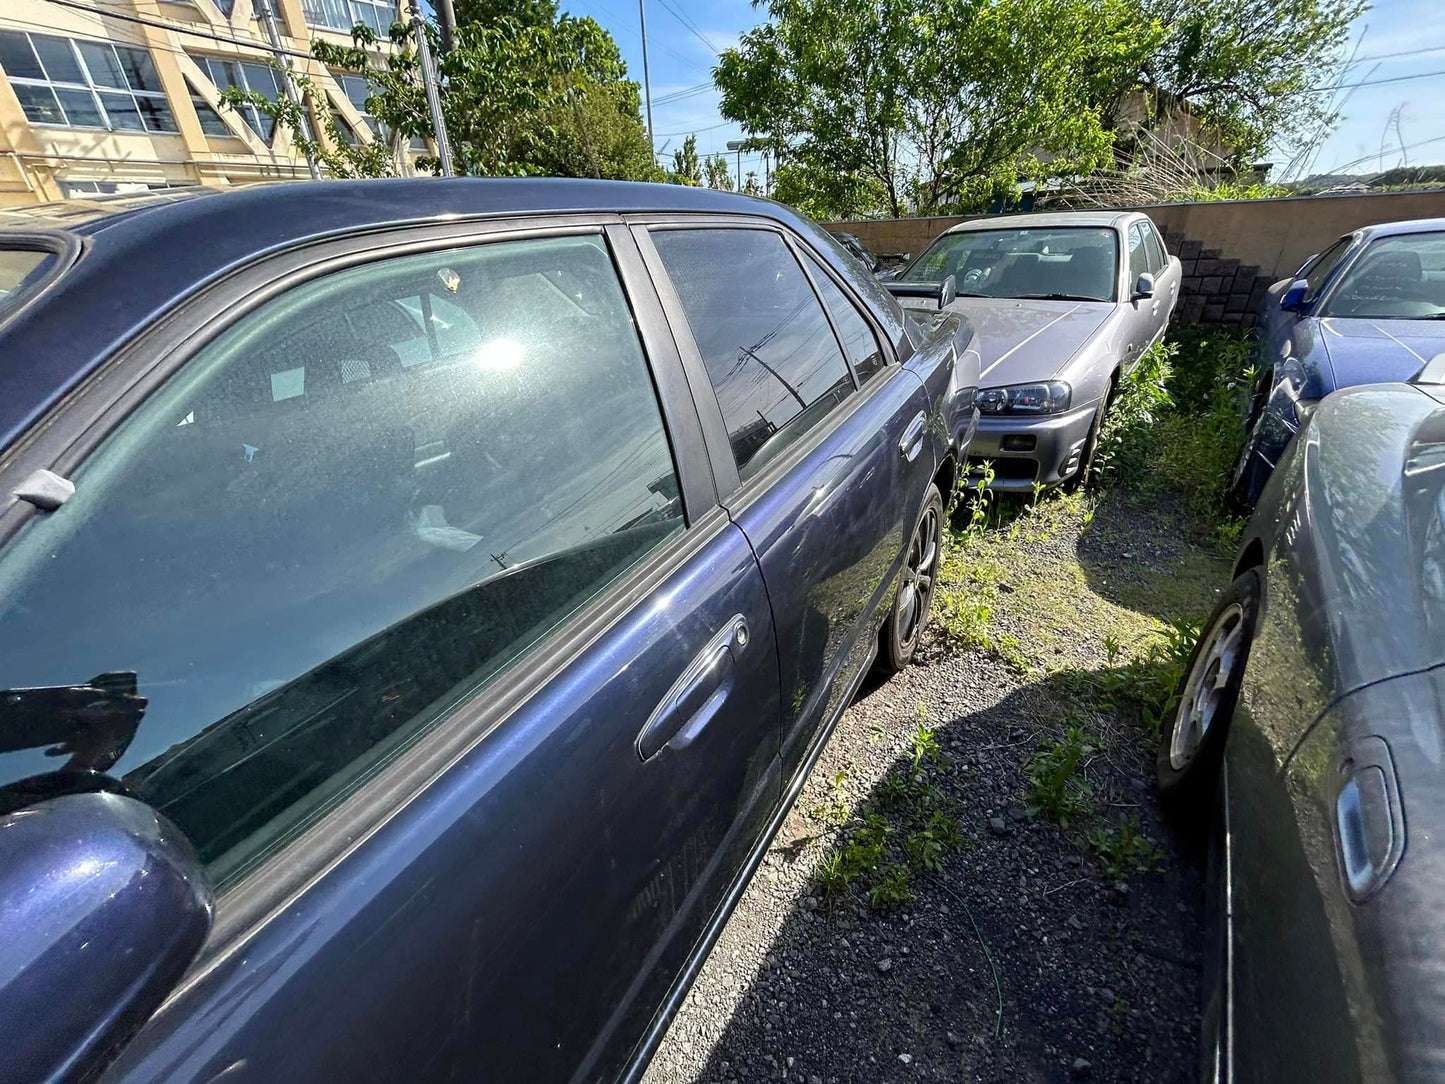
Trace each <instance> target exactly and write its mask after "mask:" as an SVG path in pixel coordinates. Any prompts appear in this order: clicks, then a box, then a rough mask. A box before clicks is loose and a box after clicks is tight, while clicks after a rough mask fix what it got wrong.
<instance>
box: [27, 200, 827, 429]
mask: <svg viewBox="0 0 1445 1084" xmlns="http://www.w3.org/2000/svg"><path fill="white" fill-rule="evenodd" d="M669 211H677V212H690V213H696V212H705V213H716V214H749V215H755V216H762V217H765V218H769V219H773V220H775V221H777V222H780V223H783V224H785V225H789V226H792V227H793V228H795V229H802V230H804V231H805V232H810V233H811V232H813V231H814V230H815V227H813V226H812V225H811V223H808V222H807V221H806V220H804V219H801V218H800V217H799V216H798V215H796V214H795V213H794V212H793V211H791V210H790V209H788V208H787V207H784V206H783V205H782V204H779V203H773V202H771V201H769V200H760V199H753V198H751V197H747V196H741V195H736V194H733V193H729V192H717V191H714V190H712V189H707V188H695V187H691V186H684V185H669V184H644V183H638V182H630V181H599V180H579V179H575V178H485V179H484V178H471V177H461V178H449V179H441V178H433V177H417V178H390V179H385V180H363V181H312V182H299V183H286V184H258V185H247V186H243V187H236V188H227V189H217V188H208V187H200V186H197V187H194V188H185V189H172V190H169V191H166V192H161V193H155V194H150V195H144V196H123V197H117V198H113V199H92V200H72V201H66V202H64V203H50V204H40V205H37V206H35V207H31V208H26V209H23V210H19V211H4V212H0V248H4V247H6V241H7V237H8V238H9V239H10V241H11V243H12V244H13V243H16V242H17V241H19V239H20V238H21V237H22V236H30V237H32V238H33V237H34V236H35V235H36V234H37V233H40V234H48V235H51V236H53V237H55V239H56V240H57V241H58V242H60V243H62V244H66V245H68V246H69V247H70V248H71V249H72V250H77V251H79V253H80V254H79V256H78V258H76V259H75V262H74V264H73V266H71V267H70V268H69V269H68V270H66V271H65V272H64V273H63V274H62V275H61V276H60V277H59V279H58V280H57V281H55V282H54V283H53V284H51V285H49V286H48V287H46V288H45V289H44V290H43V291H42V292H41V293H40V295H39V296H37V297H36V298H35V299H33V301H32V302H31V303H29V304H28V306H25V307H23V308H22V309H21V310H20V311H19V312H18V313H16V314H14V315H13V317H12V318H11V320H10V321H9V322H8V323H5V324H4V325H3V327H0V357H3V358H4V359H5V364H3V365H0V448H4V447H6V446H7V445H8V444H9V443H10V442H11V441H13V440H14V439H16V437H18V436H19V434H20V433H21V432H23V431H24V429H25V428H26V427H27V426H28V425H30V424H31V423H32V422H33V421H34V420H35V419H36V418H38V417H39V416H40V415H41V414H42V413H43V412H44V411H45V410H46V409H48V408H49V407H50V405H52V404H53V403H54V402H56V401H57V400H58V399H59V398H60V397H61V396H63V395H64V394H65V393H66V392H67V391H68V390H69V389H71V388H73V387H74V386H75V385H76V384H77V383H78V382H79V381H80V380H82V379H83V378H84V377H85V376H86V375H87V374H88V373H89V372H90V371H91V370H92V369H94V368H95V367H96V366H97V365H98V364H99V363H100V362H101V361H103V360H104V359H105V358H107V357H109V356H110V355H111V354H113V353H114V351H115V350H116V349H117V348H119V347H120V346H121V345H122V344H124V343H125V342H126V341H128V340H129V339H130V338H132V337H133V336H134V335H135V334H136V333H138V332H139V331H141V330H142V329H144V328H145V327H146V326H147V325H149V324H150V323H152V322H153V321H154V320H155V319H156V318H157V317H159V316H160V315H161V314H163V313H165V312H166V311H168V310H169V309H170V308H172V307H173V306H174V305H175V304H177V303H178V302H179V301H181V300H183V299H184V298H186V297H187V296H189V295H191V294H194V293H195V292H197V291H198V290H199V289H200V288H201V287H202V286H204V285H206V284H207V283H210V282H213V281H215V280H216V279H218V278H220V277H222V276H224V275H226V274H228V273H230V272H232V271H234V270H236V269H237V268H239V267H242V266H244V265H246V264H249V263H251V262H253V261H255V260H256V259H258V258H260V257H263V256H265V255H267V254H269V253H272V252H276V251H280V250H283V249H287V248H291V247H294V246H296V245H299V244H305V243H308V242H312V241H317V240H320V239H323V238H326V237H333V236H338V235H342V234H349V233H355V232H359V231H365V230H368V229H379V228H391V227H397V226H407V225H425V224H428V223H442V222H446V221H450V220H456V219H470V218H485V217H489V216H495V217H519V216H525V215H532V214H537V215H554V214H564V213H568V212H580V213H588V212H591V213H609V214H611V213H647V212H669ZM814 235H815V236H816V234H814ZM32 243H33V242H32Z"/></svg>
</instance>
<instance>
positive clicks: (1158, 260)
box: [1139, 218, 1169, 275]
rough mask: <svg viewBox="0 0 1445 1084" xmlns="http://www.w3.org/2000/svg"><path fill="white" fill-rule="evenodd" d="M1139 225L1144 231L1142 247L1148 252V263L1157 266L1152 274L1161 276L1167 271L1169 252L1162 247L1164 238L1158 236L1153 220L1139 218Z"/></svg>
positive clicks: (1157, 229)
mask: <svg viewBox="0 0 1445 1084" xmlns="http://www.w3.org/2000/svg"><path fill="white" fill-rule="evenodd" d="M1139 225H1140V226H1141V227H1142V228H1143V230H1144V247H1145V248H1147V249H1148V250H1149V262H1150V263H1155V264H1158V266H1157V267H1155V268H1154V271H1153V274H1155V275H1162V274H1163V273H1164V272H1165V271H1167V270H1168V269H1169V250H1168V249H1167V248H1165V247H1164V238H1163V237H1161V236H1160V235H1159V228H1158V227H1157V226H1155V225H1154V220H1153V219H1151V218H1141V219H1139Z"/></svg>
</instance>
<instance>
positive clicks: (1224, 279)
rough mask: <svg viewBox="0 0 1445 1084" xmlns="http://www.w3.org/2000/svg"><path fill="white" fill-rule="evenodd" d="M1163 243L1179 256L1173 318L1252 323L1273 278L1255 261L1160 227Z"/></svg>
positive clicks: (1191, 321)
mask: <svg viewBox="0 0 1445 1084" xmlns="http://www.w3.org/2000/svg"><path fill="white" fill-rule="evenodd" d="M1164 243H1165V245H1166V246H1167V247H1168V249H1169V252H1170V253H1171V254H1172V255H1175V256H1178V257H1179V262H1180V264H1181V265H1182V266H1183V271H1184V280H1183V282H1182V283H1181V284H1180V291H1179V307H1178V308H1177V309H1175V312H1174V321H1175V323H1179V324H1205V325H1219V326H1226V327H1245V328H1249V327H1253V326H1254V322H1255V316H1256V314H1257V313H1258V312H1259V303H1260V301H1261V300H1262V299H1263V298H1264V294H1265V291H1266V290H1268V289H1269V285H1270V283H1271V282H1273V281H1274V279H1273V278H1272V277H1271V276H1270V275H1262V274H1260V268H1259V265H1258V264H1252V263H1251V264H1246V263H1241V262H1240V260H1239V258H1238V257H1235V256H1225V255H1224V254H1223V253H1222V252H1221V251H1220V250H1219V249H1217V248H1205V247H1204V242H1203V241H1199V240H1197V239H1194V238H1189V237H1185V236H1184V235H1183V234H1180V233H1176V232H1174V231H1172V230H1165V231H1164Z"/></svg>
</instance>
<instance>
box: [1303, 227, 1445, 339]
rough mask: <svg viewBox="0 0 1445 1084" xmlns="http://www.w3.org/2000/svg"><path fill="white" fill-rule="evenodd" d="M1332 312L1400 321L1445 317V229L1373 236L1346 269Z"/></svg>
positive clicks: (1330, 305) (1332, 300)
mask: <svg viewBox="0 0 1445 1084" xmlns="http://www.w3.org/2000/svg"><path fill="white" fill-rule="evenodd" d="M1326 311H1327V313H1328V315H1330V316H1356V317H1362V318H1363V317H1374V318H1380V319H1395V320H1409V319H1426V320H1436V319H1439V318H1440V317H1442V316H1445V233H1411V234H1405V235H1403V236H1399V237H1381V238H1380V239H1379V240H1376V241H1371V242H1370V244H1369V246H1368V247H1367V248H1366V249H1365V251H1364V252H1362V253H1360V256H1359V258H1358V259H1356V260H1354V261H1353V262H1352V263H1351V264H1350V266H1349V267H1347V268H1346V269H1345V271H1344V273H1343V274H1342V276H1341V278H1340V284H1339V286H1337V287H1336V288H1335V290H1334V292H1333V293H1332V294H1331V295H1330V299H1329V301H1328V302H1327V309H1326Z"/></svg>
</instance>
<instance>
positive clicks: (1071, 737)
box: [1024, 726, 1098, 828]
mask: <svg viewBox="0 0 1445 1084" xmlns="http://www.w3.org/2000/svg"><path fill="white" fill-rule="evenodd" d="M1097 751H1098V740H1097V739H1095V738H1092V737H1090V736H1089V735H1087V734H1085V733H1084V728H1083V727H1081V726H1071V727H1069V728H1068V729H1067V730H1065V731H1064V736H1063V737H1062V738H1058V739H1056V740H1053V741H1047V742H1045V743H1044V744H1043V745H1041V746H1039V748H1038V749H1037V750H1036V751H1035V753H1034V755H1033V756H1032V757H1030V758H1029V762H1028V764H1026V765H1025V766H1024V778H1025V779H1027V780H1028V783H1029V793H1028V806H1027V812H1028V814H1029V816H1031V817H1034V816H1038V815H1039V814H1040V813H1042V814H1044V815H1045V816H1047V817H1049V818H1050V819H1051V820H1055V821H1057V822H1058V823H1059V826H1060V827H1061V828H1067V827H1068V826H1069V822H1070V821H1073V820H1077V819H1078V818H1079V817H1082V816H1085V815H1086V814H1088V813H1089V812H1090V811H1091V810H1092V809H1093V788H1092V787H1090V786H1089V784H1088V781H1087V780H1085V779H1083V778H1082V777H1081V776H1080V775H1079V767H1080V764H1081V763H1082V762H1083V761H1084V760H1085V758H1087V757H1089V756H1091V755H1093V754H1094V753H1095V752H1097Z"/></svg>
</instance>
